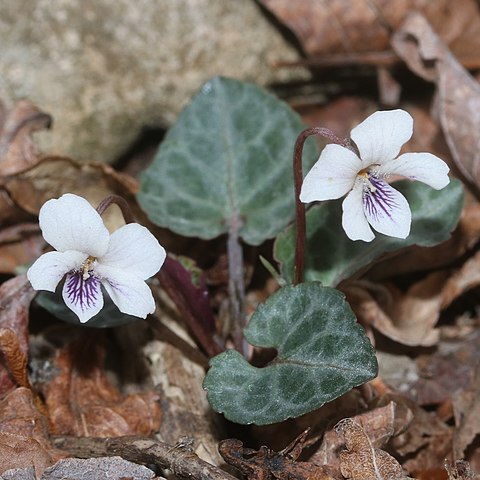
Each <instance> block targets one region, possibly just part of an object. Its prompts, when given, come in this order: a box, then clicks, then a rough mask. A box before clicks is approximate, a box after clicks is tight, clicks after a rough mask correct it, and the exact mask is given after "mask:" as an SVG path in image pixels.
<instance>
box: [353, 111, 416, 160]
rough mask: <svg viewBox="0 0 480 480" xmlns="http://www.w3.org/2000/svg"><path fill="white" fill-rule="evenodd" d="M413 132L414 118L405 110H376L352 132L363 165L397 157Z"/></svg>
mask: <svg viewBox="0 0 480 480" xmlns="http://www.w3.org/2000/svg"><path fill="white" fill-rule="evenodd" d="M412 133H413V119H412V117H411V116H410V114H409V113H407V112H405V111H404V110H389V111H382V112H375V113H373V114H372V115H370V116H369V117H368V118H367V119H365V120H364V121H363V122H362V123H360V125H358V126H356V127H355V128H354V129H353V130H352V131H351V133H350V136H351V137H352V140H353V141H354V142H355V144H356V145H357V147H358V150H359V152H360V158H361V159H362V162H363V167H364V168H366V167H369V166H370V165H372V164H379V165H381V164H383V163H384V162H388V161H389V160H392V159H393V158H395V157H396V156H397V155H398V153H399V152H400V149H401V148H402V145H403V144H404V143H406V142H407V141H408V140H410V138H411V136H412Z"/></svg>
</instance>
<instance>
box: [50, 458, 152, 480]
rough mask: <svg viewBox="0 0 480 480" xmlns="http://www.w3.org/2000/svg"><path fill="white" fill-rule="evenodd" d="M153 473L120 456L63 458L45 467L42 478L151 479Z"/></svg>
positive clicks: (83, 479)
mask: <svg viewBox="0 0 480 480" xmlns="http://www.w3.org/2000/svg"><path fill="white" fill-rule="evenodd" d="M153 477H155V474H154V473H153V472H152V471H151V470H150V469H149V468H147V467H144V466H143V465H137V464H135V463H132V462H128V461H127V460H124V459H123V458H120V457H102V458H87V459H81V458H64V459H62V460H59V461H58V462H57V463H56V464H55V465H54V466H53V467H50V468H47V469H46V470H45V472H44V473H43V475H42V480H65V479H67V478H68V480H122V479H126V478H134V479H135V480H152V479H153Z"/></svg>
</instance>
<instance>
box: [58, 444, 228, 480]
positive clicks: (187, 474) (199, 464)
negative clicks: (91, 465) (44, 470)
mask: <svg viewBox="0 0 480 480" xmlns="http://www.w3.org/2000/svg"><path fill="white" fill-rule="evenodd" d="M52 441H53V445H54V446H55V447H56V448H59V449H60V450H64V451H66V452H68V453H69V454H70V455H72V456H75V457H79V458H91V457H103V456H114V455H119V456H120V457H122V458H124V459H125V460H128V461H130V462H134V463H138V464H144V465H145V464H150V465H152V464H153V465H156V466H158V467H160V468H168V469H169V470H171V471H172V472H173V473H174V474H175V475H176V476H178V477H179V478H182V479H187V478H188V479H190V480H192V479H194V480H237V479H236V478H235V477H233V476H232V475H230V474H229V473H226V472H224V471H223V470H221V469H220V468H218V467H215V466H214V465H211V464H209V463H207V462H205V461H203V460H201V459H200V458H198V456H197V455H196V454H195V453H193V452H192V451H191V450H190V449H188V448H182V447H180V446H172V445H168V444H166V443H163V442H160V441H157V440H151V439H146V438H144V437H134V436H130V437H111V438H95V437H67V436H65V437H64V436H62V437H53V438H52Z"/></svg>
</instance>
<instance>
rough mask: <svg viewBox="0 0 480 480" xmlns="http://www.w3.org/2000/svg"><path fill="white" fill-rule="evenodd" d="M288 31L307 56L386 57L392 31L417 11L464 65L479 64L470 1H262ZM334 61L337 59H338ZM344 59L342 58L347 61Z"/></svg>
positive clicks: (479, 23)
mask: <svg viewBox="0 0 480 480" xmlns="http://www.w3.org/2000/svg"><path fill="white" fill-rule="evenodd" d="M261 3H262V4H263V5H264V6H265V7H266V8H268V9H269V10H270V11H271V12H272V13H273V14H274V15H276V16H277V17H278V18H279V20H280V21H281V22H283V23H284V24H285V25H287V26H288V27H289V28H290V29H291V30H292V31H293V32H294V33H295V35H296V36H297V38H298V39H299V41H300V43H301V45H302V47H303V49H304V50H305V52H306V53H307V54H308V55H318V56H319V58H322V56H325V55H328V54H340V55H342V54H343V55H344V56H345V54H350V55H351V56H355V55H357V54H359V53H362V52H384V51H386V50H389V49H390V44H389V37H390V31H392V30H395V29H396V28H397V27H398V26H399V25H400V23H401V22H402V21H403V19H404V18H405V16H406V15H407V14H408V13H409V12H410V11H412V10H419V11H421V12H422V13H423V14H424V15H425V16H426V17H427V18H428V19H429V21H430V22H431V23H432V25H434V27H435V29H436V30H438V31H439V34H440V36H441V37H442V38H443V39H444V41H446V42H447V43H448V44H449V45H450V46H451V48H452V50H453V51H454V52H455V53H456V54H457V55H460V56H462V57H465V61H469V62H470V63H471V62H472V60H477V61H478V60H479V58H478V50H479V48H480V40H479V38H478V30H479V28H480V13H479V9H478V6H477V4H476V2H475V1H474V0H457V1H456V2H455V3H454V4H452V2H450V1H449V0H437V1H435V2H423V1H419V0H397V1H395V2H391V1H385V0H380V1H371V0H357V1H355V2H352V1H351V0H302V1H301V2H292V1H291V0H261ZM340 55H338V56H340ZM347 58H348V57H346V60H347ZM389 58H390V59H391V57H389Z"/></svg>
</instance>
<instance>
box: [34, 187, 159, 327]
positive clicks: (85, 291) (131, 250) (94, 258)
mask: <svg viewBox="0 0 480 480" xmlns="http://www.w3.org/2000/svg"><path fill="white" fill-rule="evenodd" d="M39 223H40V228H41V230H42V234H43V237H44V238H45V240H46V241H47V242H48V243H49V244H50V245H51V246H52V247H53V248H55V249H56V250H57V251H56V252H48V253H45V254H43V255H42V256H41V257H40V258H39V259H38V260H37V261H36V262H35V263H34V264H33V265H32V266H31V267H30V268H29V270H28V272H27V276H28V279H29V280H30V283H31V284H32V286H33V288H34V289H35V290H48V291H50V292H54V291H55V289H56V287H57V285H58V283H59V282H60V281H61V280H62V278H63V277H65V276H66V278H65V283H64V286H63V292H62V294H63V299H64V301H65V303H66V305H67V306H68V307H69V308H70V309H71V310H72V311H73V312H74V313H75V314H76V315H77V316H78V318H79V319H80V322H82V323H85V322H87V321H88V320H89V319H90V318H92V317H93V316H94V315H96V314H97V313H98V312H99V311H100V310H101V309H102V307H103V296H102V291H101V288H100V286H101V285H103V286H104V288H105V290H106V291H107V293H108V294H109V296H110V298H111V299H112V301H113V303H115V305H116V306H117V307H118V309H119V310H120V311H121V312H123V313H126V314H129V315H134V316H136V317H141V318H145V317H146V316H147V315H148V314H149V313H153V312H154V311H155V301H154V299H153V295H152V292H151V291H150V288H149V286H148V285H147V284H146V283H145V280H146V279H147V278H150V277H151V276H153V275H155V273H157V272H158V270H160V267H161V266H162V264H163V262H164V261H165V256H166V254H165V250H164V248H163V247H162V246H161V245H160V244H159V243H158V241H157V239H156V238H155V237H154V236H153V235H152V234H151V233H150V232H149V231H148V230H147V229H146V228H145V227H143V226H141V225H139V224H138V223H129V224H127V225H124V226H123V227H121V228H119V229H118V230H116V231H115V232H114V233H113V234H112V235H110V233H109V232H108V230H107V228H106V227H105V225H104V223H103V220H102V218H101V216H100V215H99V214H98V212H97V211H96V210H95V209H94V208H93V207H92V206H91V205H90V203H88V201H87V200H85V199H84V198H82V197H79V196H77V195H73V194H70V193H67V194H65V195H63V196H61V197H60V198H58V199H53V200H49V201H48V202H46V203H45V204H44V205H43V206H42V208H41V209H40V215H39Z"/></svg>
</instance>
